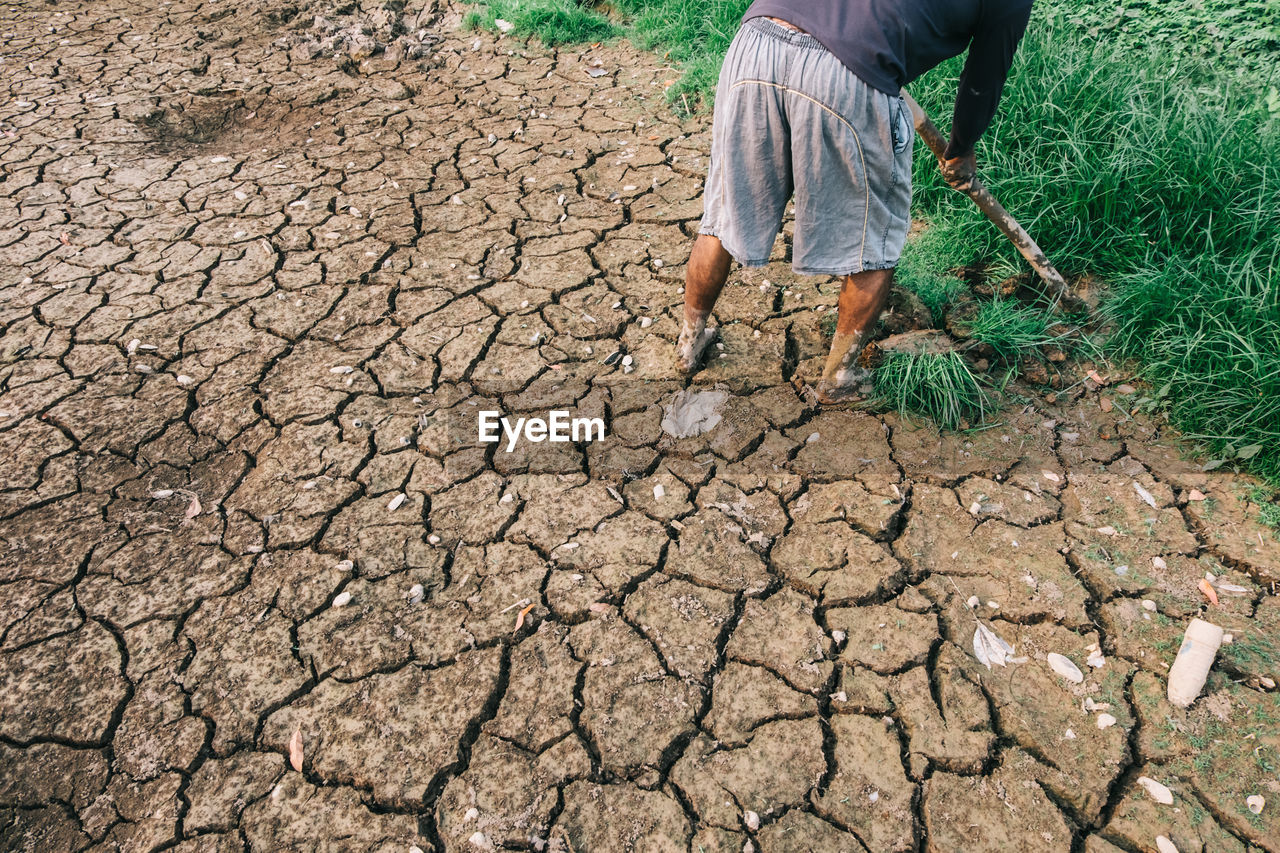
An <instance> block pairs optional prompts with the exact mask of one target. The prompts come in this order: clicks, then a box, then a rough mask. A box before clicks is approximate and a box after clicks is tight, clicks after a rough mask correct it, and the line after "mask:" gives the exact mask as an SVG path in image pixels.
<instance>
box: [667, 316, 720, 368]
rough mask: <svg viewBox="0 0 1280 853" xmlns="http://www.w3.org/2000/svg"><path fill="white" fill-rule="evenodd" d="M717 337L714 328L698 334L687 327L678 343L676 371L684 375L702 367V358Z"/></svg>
mask: <svg viewBox="0 0 1280 853" xmlns="http://www.w3.org/2000/svg"><path fill="white" fill-rule="evenodd" d="M715 337H716V328H715V327H714V326H713V327H711V328H709V329H708V328H703V329H702V330H701V331H698V332H695V331H694V330H692V329H690V328H689V327H688V326H686V327H685V331H683V332H681V333H680V339H679V340H677V341H676V370H679V371H680V372H681V373H684V374H689V373H693V372H695V371H696V370H697V369H698V368H699V367H700V366H701V365H702V356H703V354H704V353H705V352H706V351H707V347H708V346H710V345H711V342H712V341H713V340H715Z"/></svg>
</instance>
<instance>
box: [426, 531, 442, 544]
mask: <svg viewBox="0 0 1280 853" xmlns="http://www.w3.org/2000/svg"><path fill="white" fill-rule="evenodd" d="M427 542H429V543H430V544H432V545H439V544H440V537H439V536H437V535H435V534H434V533H432V534H431V535H430V536H428V537H427Z"/></svg>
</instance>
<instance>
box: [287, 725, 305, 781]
mask: <svg viewBox="0 0 1280 853" xmlns="http://www.w3.org/2000/svg"><path fill="white" fill-rule="evenodd" d="M289 766H290V767H292V768H293V769H294V770H297V771H298V772H299V773H301V772H302V729H294V730H293V736H292V737H290V738H289Z"/></svg>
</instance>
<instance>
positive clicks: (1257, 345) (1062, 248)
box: [473, 0, 1280, 483]
mask: <svg viewBox="0 0 1280 853" xmlns="http://www.w3.org/2000/svg"><path fill="white" fill-rule="evenodd" d="M748 5H749V0H704V1H703V2H695V0H614V2H612V3H611V4H610V5H609V7H608V8H609V10H610V12H609V14H608V16H605V15H602V14H600V13H599V12H597V11H593V9H594V8H597V7H593V6H592V5H591V4H584V5H579V4H578V3H576V2H572V0H485V2H482V3H481V4H480V8H481V9H483V10H484V11H483V13H482V14H479V15H477V16H475V17H474V18H473V22H474V23H476V24H484V23H486V22H488V23H489V24H491V22H492V18H493V17H495V16H496V17H503V18H505V19H507V20H509V21H511V22H512V23H513V24H515V27H516V31H517V32H521V33H527V32H536V33H538V34H540V35H542V36H543V37H544V38H546V39H548V40H550V41H563V40H565V39H567V38H570V37H574V36H573V34H574V32H575V31H578V30H580V31H581V32H582V33H583V35H581V36H576V38H578V40H583V41H586V40H597V39H600V38H605V37H607V34H609V33H615V32H616V33H622V34H625V35H627V36H629V37H630V38H631V39H633V40H634V41H635V42H637V43H638V44H640V45H642V46H644V47H649V48H652V49H655V50H658V51H662V52H664V53H665V55H666V56H667V58H668V59H669V60H671V61H673V62H676V63H678V64H680V65H681V66H682V67H683V68H684V69H685V72H686V74H685V77H684V78H683V79H682V80H681V81H680V82H679V83H677V84H676V85H675V86H673V87H671V89H670V90H669V91H668V96H669V97H674V98H678V99H680V102H681V103H687V102H688V99H687V96H688V95H689V94H690V93H692V94H695V95H696V94H702V93H708V94H709V93H710V92H711V89H712V87H713V86H714V83H715V79H716V74H717V69H718V67H719V63H720V61H721V58H722V56H723V53H724V50H725V49H726V48H727V47H728V44H729V42H730V40H731V38H732V36H733V33H734V31H735V30H736V27H737V24H738V20H739V18H740V16H741V14H742V12H743V11H744V10H745V9H746V7H747V6H748ZM526 9H527V10H529V15H530V16H531V17H522V16H521V13H522V12H523V10H526ZM535 10H536V11H537V13H538V15H541V16H543V17H542V18H539V17H532V16H533V12H534V11H535ZM497 11H502V14H500V15H499V14H497ZM544 19H545V20H546V21H548V22H550V23H545V24H544V23H540V21H542V20H544ZM587 33H589V34H587ZM1277 58H1280V0H1167V1H1166V2H1159V0H1121V2H1120V3H1118V4H1117V3H1114V2H1111V3H1106V2H1102V0H1068V2H1064V3H1061V4H1049V3H1039V4H1036V6H1035V7H1034V12H1033V20H1032V23H1031V26H1030V27H1029V28H1028V31H1027V35H1026V37H1025V38H1024V40H1023V43H1022V46H1021V47H1020V49H1019V51H1018V54H1017V56H1016V58H1015V64H1014V69H1013V72H1012V74H1011V76H1010V80H1009V83H1008V85H1007V87H1006V90H1005V96H1004V98H1003V100H1002V103H1001V106H1000V112H999V114H998V116H997V118H996V120H995V122H994V123H993V125H992V127H991V129H990V130H989V131H988V132H987V134H986V135H985V137H984V138H983V140H982V142H981V143H980V145H979V149H978V159H979V168H980V174H981V176H982V177H983V179H984V181H985V182H986V183H987V184H988V185H989V186H990V187H991V189H992V191H993V193H994V194H995V195H996V196H997V198H999V199H1000V200H1001V201H1002V202H1003V203H1004V204H1005V206H1006V207H1008V208H1009V210H1010V212H1011V213H1012V214H1013V215H1014V216H1015V218H1017V219H1018V220H1019V221H1020V222H1021V223H1022V224H1023V225H1024V226H1025V227H1026V228H1027V230H1028V231H1029V232H1030V233H1031V234H1032V235H1033V236H1034V237H1035V239H1036V240H1037V242H1038V243H1039V244H1040V245H1041V247H1042V248H1043V249H1044V250H1045V251H1046V253H1047V254H1048V255H1049V257H1050V259H1051V260H1052V261H1053V262H1054V263H1055V264H1056V265H1057V266H1058V268H1059V269H1061V270H1062V271H1063V272H1065V273H1067V274H1068V275H1072V274H1082V273H1086V272H1088V273H1093V274H1094V275H1096V276H1098V277H1100V278H1101V279H1102V280H1104V281H1106V282H1108V283H1109V284H1110V285H1111V287H1112V293H1111V296H1110V297H1109V299H1108V301H1107V302H1106V304H1105V305H1104V311H1105V317H1106V319H1107V320H1108V321H1109V322H1110V324H1111V328H1112V329H1113V334H1112V337H1111V339H1110V344H1109V346H1110V352H1111V353H1112V354H1113V355H1114V356H1116V357H1117V358H1120V359H1130V358H1132V359H1136V361H1137V363H1139V364H1140V365H1141V374H1142V377H1143V378H1145V379H1147V380H1149V381H1150V383H1151V385H1152V387H1153V390H1154V389H1160V390H1161V392H1162V393H1155V394H1153V395H1152V396H1151V398H1150V399H1151V400H1152V406H1151V408H1158V409H1159V410H1160V411H1163V412H1165V413H1167V415H1168V417H1169V418H1170V419H1171V421H1172V422H1173V423H1175V424H1176V425H1177V426H1178V427H1179V428H1180V429H1182V430H1183V431H1184V433H1185V434H1187V435H1188V436H1189V437H1191V438H1193V439H1197V440H1199V441H1201V442H1203V444H1204V445H1205V447H1206V449H1207V450H1209V451H1210V452H1211V453H1212V454H1213V455H1214V456H1217V457H1220V458H1224V459H1226V460H1228V461H1229V462H1231V463H1232V464H1242V465H1243V467H1248V468H1252V469H1253V470H1255V471H1257V472H1259V473H1261V474H1263V475H1264V476H1266V477H1268V478H1270V479H1271V480H1272V481H1273V482H1277V483H1280V284H1277V272H1278V270H1277V267H1278V266H1280V161H1278V160H1277V151H1280V91H1278V90H1277V83H1278V82H1280V72H1278V71H1277V68H1280V62H1277ZM960 67H961V61H960V60H959V59H957V60H953V61H951V62H948V63H944V64H943V65H942V66H939V67H938V68H937V69H934V70H933V71H931V72H930V73H929V74H926V75H925V76H924V77H923V78H921V79H920V80H918V81H916V82H915V83H913V84H912V85H911V87H910V88H911V91H912V93H913V94H914V95H915V97H916V98H917V99H918V100H919V101H920V102H921V104H922V105H923V106H924V107H925V109H926V110H927V111H928V112H929V113H930V114H931V115H932V116H933V117H934V119H935V120H936V121H937V122H938V123H939V124H940V125H942V126H943V127H944V130H945V126H946V122H947V119H948V118H949V116H950V113H951V106H952V103H953V101H954V98H955V91H956V83H957V79H958V74H959V70H960ZM695 101H696V99H695ZM916 153H917V156H916V168H915V175H914V185H915V198H914V207H913V215H914V216H915V217H917V218H921V219H925V220H927V221H928V223H929V227H928V228H927V229H926V230H925V231H924V232H923V234H921V235H920V236H919V237H917V238H916V239H915V240H914V241H913V242H912V243H911V244H910V245H909V247H908V249H907V250H906V252H905V253H904V255H903V258H902V263H901V266H900V269H899V276H900V281H901V282H902V284H903V285H904V286H906V287H908V288H910V289H911V290H913V291H914V292H916V293H917V294H918V295H919V296H920V298H921V300H922V301H924V303H925V304H926V305H927V306H928V307H929V308H930V310H931V311H932V312H933V313H934V316H935V319H936V320H941V318H942V316H943V315H944V314H945V312H946V310H947V308H948V307H949V305H950V304H951V303H952V301H953V300H954V299H955V298H956V296H957V294H958V293H959V292H960V289H961V288H962V287H963V285H962V284H961V283H960V282H959V281H958V280H957V279H956V278H955V276H954V275H952V274H951V271H952V270H954V269H956V268H958V267H964V266H968V265H971V264H981V265H982V266H983V267H985V268H986V269H987V271H988V273H989V274H993V275H1005V274H1013V273H1016V272H1018V271H1020V270H1023V269H1025V268H1026V267H1025V264H1024V263H1023V262H1022V260H1021V259H1020V258H1019V257H1018V256H1017V255H1016V253H1015V252H1014V251H1013V249H1012V247H1011V246H1009V245H1008V243H1007V241H1005V240H1004V238H1003V237H1002V236H1001V235H1000V234H999V233H998V232H997V231H996V229H995V228H994V227H992V226H991V224H990V223H988V222H987V221H986V220H985V219H984V218H983V217H982V216H981V215H980V214H979V213H978V211H977V210H976V208H974V206H973V205H972V204H970V203H968V201H967V200H966V199H964V198H963V197H961V196H959V195H957V194H956V193H954V192H953V191H951V190H950V189H948V188H947V187H946V186H945V185H944V184H943V183H942V181H941V180H940V179H939V178H938V175H937V169H936V166H935V164H934V162H933V159H932V157H931V156H929V154H928V152H927V151H926V150H925V149H924V148H923V146H917V151H916ZM993 304H994V303H993ZM986 310H988V311H991V312H993V313H992V316H993V317H995V316H997V313H998V312H1003V311H1006V310H1007V309H1006V308H1004V307H1000V308H988V309H986ZM1024 319H1025V320H1026V327H1030V326H1031V325H1032V324H1031V318H1029V317H1027V318H1024ZM1036 322H1037V323H1038V320H1037V321H1036ZM1023 332H1025V329H1023V330H1022V331H1020V332H1019V335H1020V336H1019V337H1015V338H1008V337H1000V338H998V340H999V342H1000V343H1001V344H1002V345H1003V346H1004V347H1005V348H1006V351H1017V350H1020V349H1024V348H1026V342H1027V341H1028V340H1029V339H1028V338H1026V337H1023V336H1021V335H1022V334H1023ZM992 345H993V346H995V345H996V344H995V343H994V342H993V344H992ZM1252 448H1258V450H1257V451H1256V452H1253V453H1246V452H1245V451H1247V450H1249V449H1252Z"/></svg>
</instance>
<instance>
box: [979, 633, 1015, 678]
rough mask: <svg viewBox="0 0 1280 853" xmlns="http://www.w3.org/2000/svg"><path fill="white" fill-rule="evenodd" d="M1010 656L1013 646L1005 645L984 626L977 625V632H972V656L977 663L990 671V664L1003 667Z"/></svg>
mask: <svg viewBox="0 0 1280 853" xmlns="http://www.w3.org/2000/svg"><path fill="white" fill-rule="evenodd" d="M1011 654H1013V646H1011V645H1009V644H1008V643H1006V642H1005V641H1004V640H1003V639H1001V638H1000V636H999V635H998V634H996V632H995V631H992V630H991V629H990V628H988V627H987V626H986V625H983V624H982V623H981V622H979V623H978V628H977V630H976V631H974V632H973V655H974V657H976V658H977V659H978V663H980V664H982V665H983V666H985V667H986V668H987V669H991V665H992V664H995V665H996V666H1004V665H1005V663H1004V662H1005V660H1006V659H1007V658H1008V657H1009V655H1011Z"/></svg>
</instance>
